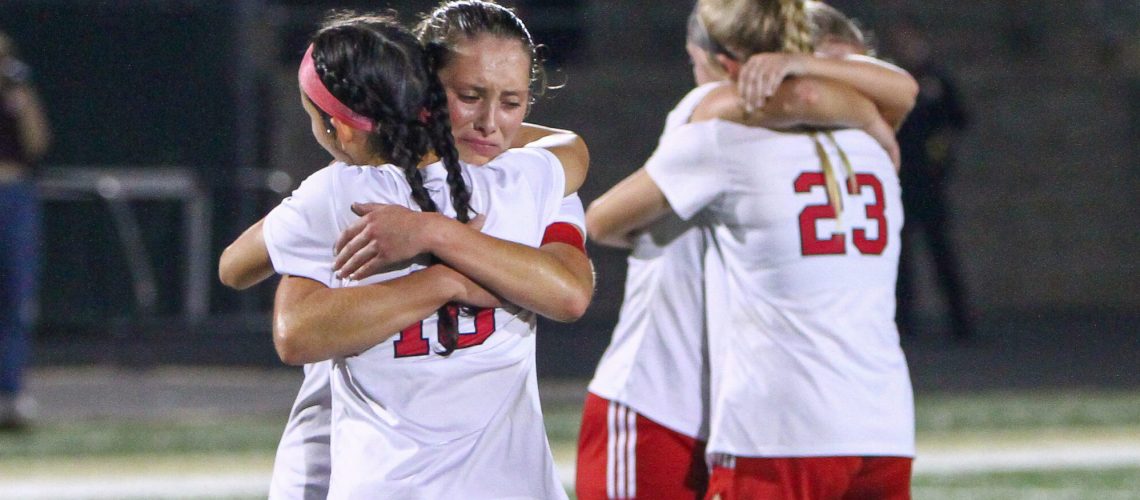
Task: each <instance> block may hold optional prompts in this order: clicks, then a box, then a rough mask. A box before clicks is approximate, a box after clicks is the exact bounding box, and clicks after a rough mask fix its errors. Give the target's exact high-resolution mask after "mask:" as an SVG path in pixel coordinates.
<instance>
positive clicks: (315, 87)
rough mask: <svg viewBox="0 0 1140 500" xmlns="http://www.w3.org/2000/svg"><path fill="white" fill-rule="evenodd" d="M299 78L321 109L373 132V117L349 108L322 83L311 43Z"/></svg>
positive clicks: (351, 125)
mask: <svg viewBox="0 0 1140 500" xmlns="http://www.w3.org/2000/svg"><path fill="white" fill-rule="evenodd" d="M297 80H298V81H299V82H301V90H303V91H304V92H305V95H307V96H309V100H311V101H313V104H315V105H316V106H317V107H318V108H320V109H321V111H324V112H325V113H328V114H329V116H332V117H333V118H336V119H337V120H340V121H342V122H344V123H345V124H347V125H348V126H350V127H352V128H354V129H357V130H364V131H368V132H371V131H372V130H373V129H375V128H376V124H375V122H373V121H372V119H371V118H368V117H367V116H364V115H361V114H360V113H357V112H355V111H353V110H351V109H349V108H348V106H345V105H344V103H343V102H340V100H338V99H337V98H336V97H335V96H333V95H332V94H331V93H330V92H329V89H327V88H325V84H324V83H321V77H320V76H317V69H316V67H314V66H313V46H312V45H309V50H306V51H305V56H304V57H302V58H301V68H300V69H298V70H297Z"/></svg>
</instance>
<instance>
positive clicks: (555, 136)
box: [511, 123, 590, 196]
mask: <svg viewBox="0 0 1140 500" xmlns="http://www.w3.org/2000/svg"><path fill="white" fill-rule="evenodd" d="M511 147H513V148H518V147H531V148H545V149H546V150H548V151H550V152H551V153H553V154H554V156H556V157H558V161H560V162H561V163H562V168H563V171H564V172H565V175H566V191H565V192H564V193H563V196H569V195H570V194H572V193H576V192H578V188H579V187H581V186H582V183H583V182H585V180H586V173H587V172H588V171H589V169H590V151H589V149H587V148H586V141H583V140H582V138H581V137H579V136H578V134H575V133H574V132H571V131H569V130H562V129H556V128H550V127H544V126H542V125H535V124H533V123H524V124H523V126H522V128H520V129H519V133H518V135H517V136H515V140H514V143H513V144H511Z"/></svg>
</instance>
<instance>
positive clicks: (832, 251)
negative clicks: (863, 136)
mask: <svg viewBox="0 0 1140 500" xmlns="http://www.w3.org/2000/svg"><path fill="white" fill-rule="evenodd" d="M855 180H856V181H857V182H858V184H859V191H865V190H867V189H870V190H871V191H872V192H873V193H874V195H875V201H874V203H872V204H870V205H865V206H864V207H863V208H864V213H865V214H866V216H867V220H868V221H874V222H875V224H877V225H878V227H877V228H876V229H877V231H876V233H877V237H875V238H874V239H871V238H868V237H867V228H853V229H852V230H851V237H852V241H854V242H855V248H857V249H859V253H861V254H863V255H881V254H882V253H883V249H885V248H886V247H887V217H886V206H885V205H884V204H883V184H882V183H881V182H879V179H878V178H877V177H875V176H874V175H871V174H856V175H855ZM826 184H827V183H826V181H825V180H824V177H823V173H822V172H804V173H802V174H800V176H799V177H796V180H795V183H794V186H793V187H794V188H795V191H796V192H797V193H808V192H811V190H812V188H814V187H822V188H824V194H825V195H826V196H827V201H826V203H823V204H820V205H808V206H806V207H804V209H803V211H802V212H800V249H801V253H802V254H803V255H804V256H808V255H843V254H845V253H847V244H846V235H844V234H843V233H842V232H835V233H831V234H830V235H828V236H827V237H826V238H820V236H819V230H818V228H817V225H816V224H817V222H818V221H819V220H821V219H824V220H826V219H835V218H836V213H835V208H834V207H832V206H831V195H829V194H827V189H826ZM845 184H847V192H848V193H850V194H852V195H855V194H859V193H857V192H856V191H855V190H854V189H852V187H851V184H850V183H845Z"/></svg>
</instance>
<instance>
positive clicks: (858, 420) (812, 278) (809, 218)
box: [579, 0, 914, 499]
mask: <svg viewBox="0 0 1140 500" xmlns="http://www.w3.org/2000/svg"><path fill="white" fill-rule="evenodd" d="M810 3H814V2H810ZM806 8H807V5H805V2H802V1H790V0H782V1H777V0H700V1H699V2H698V11H697V12H698V20H699V21H700V23H701V25H703V26H704V27H705V28H706V30H707V33H708V35H709V43H708V44H707V45H706V46H705V47H706V50H707V52H708V54H709V56H710V57H709V58H708V59H709V60H711V61H713V62H715V63H716V65H717V67H718V68H719V69H721V70H723V71H724V73H725V74H726V76H727V77H728V78H729V79H730V80H731V81H732V82H733V83H735V84H737V85H744V83H743V82H742V80H741V78H742V67H744V66H746V65H747V63H748V62H749V61H750V60H751V58H753V57H755V56H757V55H760V56H767V57H770V58H771V59H769V60H768V61H767V62H768V63H770V62H772V61H773V60H776V59H778V57H777V56H776V55H777V54H778V55H779V56H780V57H789V58H790V57H800V56H799V55H793V54H808V53H810V52H811V51H812V50H813V47H812V46H811V34H810V32H811V28H810V23H807V22H806V21H805V20H806V19H807V18H806V17H805V16H806V13H807V12H806ZM694 59H695V60H700V59H699V58H697V57H694ZM761 59H763V57H762V58H761ZM814 63H815V61H813V62H812V63H809V64H814ZM830 63H831V61H827V62H822V64H830ZM877 69H883V67H882V66H873V67H861V68H859V71H860V72H861V73H859V75H862V76H865V75H866V74H868V73H865V72H869V73H870V74H874V72H875V71H877ZM892 71H893V70H892ZM775 73H777V74H778V71H777V72H775ZM887 76H888V77H891V76H890V75H887ZM773 78H774V77H773ZM780 79H781V81H779V82H777V83H782V85H778V86H777V90H776V91H774V92H772V93H771V94H772V96H773V97H774V98H776V99H775V100H776V101H779V98H780V96H781V94H782V93H784V92H785V87H786V86H788V84H794V85H802V84H804V83H805V82H808V81H809V80H808V79H805V78H801V77H799V76H798V75H797V78H795V79H792V80H789V81H787V82H783V81H782V79H783V77H782V76H781V77H780ZM840 80H841V81H844V82H847V83H849V84H850V85H851V86H852V87H854V88H855V89H856V90H859V91H860V92H861V93H863V94H865V95H867V97H871V98H872V101H873V102H874V106H873V108H872V109H873V112H874V114H875V115H877V116H879V120H881V121H883V122H884V123H886V122H888V120H884V118H887V115H889V113H885V112H884V109H885V108H887V107H890V106H894V105H896V104H897V103H896V102H895V101H892V100H891V99H895V100H896V101H898V100H901V101H904V102H903V108H906V105H905V101H906V100H907V98H908V97H907V94H906V92H904V93H903V94H902V95H900V96H886V101H883V100H882V98H883V96H876V95H874V92H873V90H874V89H871V90H870V91H868V90H867V89H863V88H861V85H862V83H861V82H863V81H864V80H860V79H859V78H854V79H851V78H841V79H840ZM906 80H910V83H911V84H913V79H910V78H909V76H907V77H906V78H904V79H903V80H901V81H900V80H892V81H890V82H886V83H888V84H898V85H899V86H900V88H904V89H905V88H906V85H907V83H908V82H907V81H906ZM737 85H719V86H717V87H716V88H708V87H701V88H698V90H696V91H694V93H697V92H698V91H701V90H703V91H704V93H703V94H699V95H695V96H694V95H693V94H691V96H692V97H693V99H691V100H690V101H693V102H690V103H689V105H690V106H691V107H690V108H688V111H689V113H688V115H687V120H680V121H682V122H687V123H684V124H679V125H677V126H675V127H674V128H672V129H669V130H667V131H666V133H665V134H664V135H663V137H662V140H661V143H660V145H659V146H658V149H657V151H656V152H655V153H654V155H653V157H651V158H650V159H649V161H648V162H647V163H646V165H645V167H644V168H643V169H642V170H640V171H638V172H637V173H635V174H633V175H632V176H630V177H629V178H627V179H626V181H624V182H623V183H622V184H621V185H619V186H617V187H615V188H614V189H612V190H611V191H610V192H608V193H606V194H605V195H603V196H602V197H601V198H599V199H598V200H597V201H595V202H594V203H593V204H592V205H591V206H590V210H589V211H588V216H587V218H588V221H589V225H590V233H591V236H592V237H593V238H594V239H595V241H598V242H609V243H611V244H616V245H622V244H625V245H628V244H629V243H628V242H630V241H631V238H633V237H634V236H637V232H638V231H641V230H643V229H644V228H647V227H650V225H651V224H673V225H674V226H676V223H671V222H670V220H671V219H676V220H679V221H686V222H688V223H689V224H693V225H695V227H696V228H697V229H698V230H699V233H698V235H699V236H700V238H701V241H700V242H698V243H697V244H696V245H695V246H696V247H697V249H698V251H699V252H701V253H700V257H699V265H698V266H696V267H697V270H696V273H697V274H698V275H699V279H700V280H702V282H703V286H702V287H701V291H700V293H698V294H697V298H696V299H695V301H696V302H695V303H699V304H702V308H703V314H702V319H701V320H700V321H699V322H698V323H697V326H696V328H697V329H699V330H700V331H703V332H705V334H704V336H703V340H704V341H705V342H706V343H707V344H706V345H707V349H708V361H707V363H708V364H707V366H708V370H709V380H708V384H709V392H708V400H707V402H706V403H705V404H706V405H707V412H708V414H707V417H706V418H707V420H705V421H704V424H705V425H706V426H707V432H708V434H707V436H708V442H707V446H706V449H705V451H706V453H707V457H708V459H709V463H710V464H711V469H712V473H711V477H710V478H709V487H708V491H707V492H706V498H710V499H712V498H725V499H727V498H797V499H799V498H804V499H815V498H876V499H878V498H891V499H893V498H909V481H910V464H911V457H913V454H914V435H913V433H914V431H913V428H914V427H913V426H914V423H913V405H912V401H911V391H910V381H909V375H908V373H907V368H906V362H905V359H904V357H903V353H902V351H901V349H900V348H899V345H898V332H897V329H896V328H895V326H894V323H893V320H892V319H893V307H894V303H893V292H892V291H893V289H894V280H895V273H896V268H897V259H898V243H899V242H898V235H899V228H900V226H901V224H902V217H901V210H900V207H899V188H898V177H897V173H896V170H895V166H894V164H893V162H892V160H891V158H890V157H889V155H888V153H887V150H886V148H884V147H882V146H880V145H879V144H877V143H876V141H875V140H874V139H872V137H871V136H870V135H869V134H867V133H865V132H863V131H859V130H835V131H833V132H831V133H830V137H829V136H828V135H825V134H824V132H830V131H828V130H826V129H812V128H809V129H804V130H799V131H795V130H792V131H777V130H774V129H771V128H764V126H757V125H764V123H763V122H758V120H761V119H764V118H765V115H767V114H768V113H769V111H771V110H772V108H773V106H772V105H778V104H779V102H773V103H768V102H765V100H763V99H762V98H763V97H767V96H766V95H765V94H768V93H769V92H768V91H766V90H764V89H763V88H760V89H757V88H755V87H752V88H746V89H743V90H745V91H748V92H753V94H754V96H753V97H752V98H751V100H750V101H748V102H750V104H751V105H752V106H751V107H752V108H754V109H749V106H745V102H746V101H745V99H744V97H743V95H742V94H746V93H747V92H742V91H741V89H739V88H738V87H737ZM754 85H755V84H754ZM756 96H759V98H758V97H756ZM821 96H822V94H821ZM913 96H914V95H913V93H911V94H910V95H909V98H910V99H911V101H912V102H913ZM769 100H771V99H769ZM684 102H685V101H683V103H684ZM776 108H777V109H778V106H777V107H776ZM905 112H906V109H903V110H902V113H901V114H902V115H904V116H905ZM671 119H673V117H672V116H671ZM801 123H802V122H801ZM808 123H812V122H808ZM814 124H815V125H817V126H818V125H824V124H826V122H822V123H820V122H816V123H814ZM745 125H752V126H745ZM891 125H896V124H894V123H890V124H889V125H886V127H887V130H888V131H890V126H891ZM766 126H767V127H773V126H774V125H766ZM823 139H826V140H823ZM832 157H835V158H837V159H838V160H839V161H838V162H836V163H841V164H843V165H845V166H846V167H847V168H845V169H843V170H839V171H835V170H833V169H832V168H831V166H830V165H831V163H832V161H831V160H830V158H832ZM829 188H830V189H829ZM619 207H620V211H621V213H622V216H621V217H612V216H605V214H607V213H608V214H611V215H612V214H614V213H616V211H617V210H618V209H619ZM698 214H700V215H698ZM653 227H654V229H657V227H656V226H653ZM682 227H683V226H682ZM635 241H636V240H635ZM635 248H636V247H635ZM701 249H703V250H701ZM686 251H687V252H689V253H690V254H692V249H691V248H690V249H689V250H686ZM689 303H694V301H690V302H689ZM623 313H624V311H623ZM678 316H682V315H680V314H678ZM643 344H644V343H643ZM698 347H699V346H698ZM639 359H640V358H639ZM675 359H680V358H675ZM639 366H644V364H639ZM631 376H632V375H631ZM670 380H672V379H670ZM591 389H592V390H593V389H594V384H592V385H591ZM622 397H623V398H627V397H629V396H628V395H622ZM643 408H644V411H650V410H655V408H653V407H651V406H642V407H637V408H636V409H637V410H638V412H639V414H638V427H637V434H636V436H637V439H638V440H639V441H640V440H641V439H642V430H643V427H642V421H641V415H640V411H642V410H643ZM657 415H663V413H660V412H658V413H654V416H655V417H656V416H657ZM674 421H678V420H676V419H674ZM698 421H699V420H698ZM631 439H632V438H631ZM640 459H641V457H640V455H639V456H638V460H640ZM638 466H639V468H640V461H639V462H638ZM640 472H641V470H640V469H639V470H638V474H639V476H638V484H640ZM627 477H629V476H627ZM581 478H582V476H581V475H579V479H580V480H581ZM638 496H639V497H640V496H641V491H640V490H639V491H638ZM611 497H613V496H611ZM590 498H594V497H593V496H591V497H590ZM673 498H680V496H676V497H673Z"/></svg>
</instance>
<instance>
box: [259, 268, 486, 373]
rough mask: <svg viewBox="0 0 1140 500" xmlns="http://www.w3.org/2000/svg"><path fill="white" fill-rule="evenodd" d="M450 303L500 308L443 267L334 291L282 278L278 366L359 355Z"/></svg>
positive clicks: (276, 329) (276, 321)
mask: <svg viewBox="0 0 1140 500" xmlns="http://www.w3.org/2000/svg"><path fill="white" fill-rule="evenodd" d="M449 302H460V303H464V304H467V305H472V306H476V307H495V306H498V305H499V301H498V300H497V299H495V298H494V297H493V296H491V295H490V294H488V293H486V291H484V290H481V289H480V288H479V287H478V286H477V285H475V284H474V283H472V282H471V281H470V280H467V279H466V278H464V277H463V276H462V275H460V274H459V273H457V272H455V271H454V270H452V269H449V268H447V267H446V266H442V265H435V266H431V267H429V268H427V269H424V270H422V271H419V272H415V273H412V274H409V275H407V276H403V277H400V278H396V279H393V280H389V281H385V282H382V283H376V284H372V285H366V286H359V287H348V288H335V289H334V288H327V287H325V286H324V285H323V284H321V283H319V282H317V281H313V280H310V279H307V278H300V277H296V276H284V277H282V279H281V283H280V284H279V285H278V287H277V296H276V298H275V300H274V307H273V344H274V347H276V348H277V355H278V356H279V357H280V358H281V360H282V361H284V362H285V363H287V364H292V365H299V364H304V363H312V362H316V361H322V360H325V359H330V358H332V357H335V356H350V355H354V354H359V353H360V352H363V351H364V350H366V349H368V348H370V347H372V346H374V345H376V344H379V343H381V342H384V341H385V340H387V339H388V338H389V337H392V336H393V335H395V334H396V333H398V332H399V331H400V330H401V329H403V328H405V327H407V326H408V325H411V324H413V323H415V322H416V321H420V320H422V319H424V318H426V317H429V316H431V315H432V314H433V313H434V312H435V311H436V310H437V309H439V308H440V307H442V306H443V305H444V304H447V303H449Z"/></svg>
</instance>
